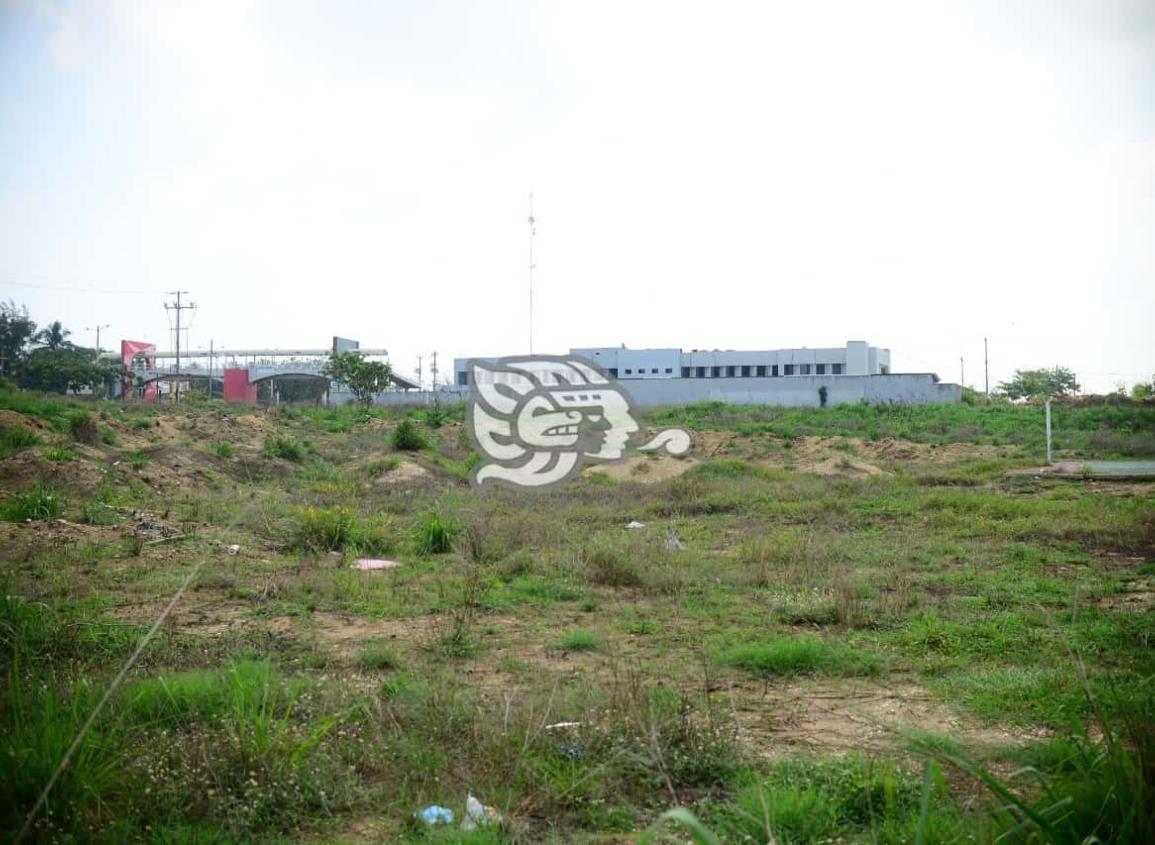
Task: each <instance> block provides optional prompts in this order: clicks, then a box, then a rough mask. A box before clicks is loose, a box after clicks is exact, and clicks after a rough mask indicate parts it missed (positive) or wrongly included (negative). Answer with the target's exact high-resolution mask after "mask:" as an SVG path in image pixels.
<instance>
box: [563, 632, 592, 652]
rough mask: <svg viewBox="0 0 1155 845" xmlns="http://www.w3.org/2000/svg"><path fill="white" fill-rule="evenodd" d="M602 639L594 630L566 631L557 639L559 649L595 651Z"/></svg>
mask: <svg viewBox="0 0 1155 845" xmlns="http://www.w3.org/2000/svg"><path fill="white" fill-rule="evenodd" d="M601 644H602V640H601V637H599V636H598V635H597V634H595V633H594V632H593V631H566V632H565V633H564V634H562V635H561V637H560V638H559V639H558V641H557V649H558V650H559V651H594V650H595V649H598V648H601Z"/></svg>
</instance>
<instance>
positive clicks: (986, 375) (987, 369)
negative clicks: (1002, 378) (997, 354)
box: [983, 337, 991, 399]
mask: <svg viewBox="0 0 1155 845" xmlns="http://www.w3.org/2000/svg"><path fill="white" fill-rule="evenodd" d="M983 390H984V392H985V393H986V394H987V399H990V398H991V362H990V355H989V354H988V350H987V339H986V338H985V337H984V338H983Z"/></svg>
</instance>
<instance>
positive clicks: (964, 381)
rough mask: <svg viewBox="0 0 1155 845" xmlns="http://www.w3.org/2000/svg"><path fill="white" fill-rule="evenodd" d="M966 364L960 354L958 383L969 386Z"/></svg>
mask: <svg viewBox="0 0 1155 845" xmlns="http://www.w3.org/2000/svg"><path fill="white" fill-rule="evenodd" d="M966 373H967V371H966V366H965V365H964V364H963V359H962V356H961V355H960V356H958V383H959V384H961V385H962V386H963V387H964V388H965V387H966V386H967V378H966Z"/></svg>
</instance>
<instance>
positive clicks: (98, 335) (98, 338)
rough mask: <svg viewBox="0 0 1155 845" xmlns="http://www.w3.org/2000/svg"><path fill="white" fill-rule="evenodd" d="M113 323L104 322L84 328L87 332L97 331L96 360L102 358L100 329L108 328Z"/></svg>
mask: <svg viewBox="0 0 1155 845" xmlns="http://www.w3.org/2000/svg"><path fill="white" fill-rule="evenodd" d="M111 325H112V324H111V323H103V324H100V325H97V326H95V327H94V328H91V329H90V328H87V327H86V328H85V329H84V330H85V331H86V332H96V360H97V361H99V360H100V351H101V350H100V330H101V329H107V328H109V326H111Z"/></svg>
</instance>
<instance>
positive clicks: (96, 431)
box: [68, 411, 100, 446]
mask: <svg viewBox="0 0 1155 845" xmlns="http://www.w3.org/2000/svg"><path fill="white" fill-rule="evenodd" d="M68 431H69V433H70V434H71V435H72V439H73V440H75V441H76V442H77V443H84V444H85V445H87V446H95V445H96V444H97V443H99V442H100V427H99V426H98V425H97V424H96V420H95V419H93V417H92V414H90V413H88V411H80V412H78V413H75V414H73V415H72V416H71V417H69V418H68Z"/></svg>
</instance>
